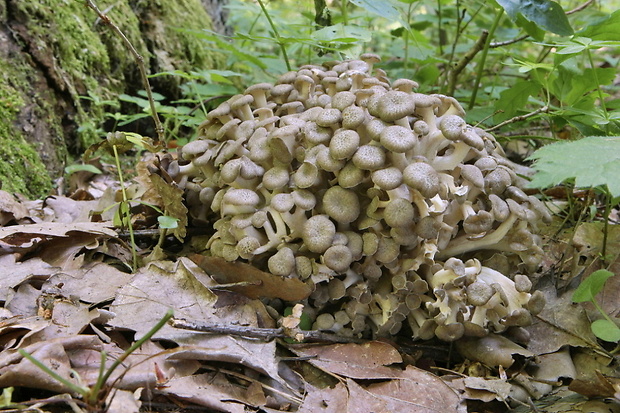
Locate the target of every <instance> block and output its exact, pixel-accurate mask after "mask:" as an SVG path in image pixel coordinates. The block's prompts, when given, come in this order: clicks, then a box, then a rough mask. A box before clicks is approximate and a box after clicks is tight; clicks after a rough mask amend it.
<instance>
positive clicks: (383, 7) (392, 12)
mask: <svg viewBox="0 0 620 413" xmlns="http://www.w3.org/2000/svg"><path fill="white" fill-rule="evenodd" d="M349 1H350V2H351V3H353V4H355V5H356V6H359V7H361V8H363V9H365V10H367V11H368V12H370V13H373V14H375V15H377V16H379V17H384V18H386V19H388V20H392V21H394V20H399V17H400V13H399V12H398V9H396V7H394V5H393V4H392V3H391V2H390V1H388V0H349Z"/></svg>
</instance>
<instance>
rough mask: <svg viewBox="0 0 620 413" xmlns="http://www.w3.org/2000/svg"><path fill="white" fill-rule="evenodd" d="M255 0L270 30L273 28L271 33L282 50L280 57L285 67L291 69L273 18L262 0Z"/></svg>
mask: <svg viewBox="0 0 620 413" xmlns="http://www.w3.org/2000/svg"><path fill="white" fill-rule="evenodd" d="M257 1H258V5H259V6H260V8H261V10H262V11H263V14H264V15H265V17H266V18H267V21H268V22H269V25H270V26H271V30H273V35H274V36H275V38H276V42H277V43H278V46H280V50H282V57H283V58H284V63H286V69H287V70H288V71H291V63H290V62H289V60H288V55H287V54H286V47H285V46H284V43H283V42H282V39H281V38H280V34H279V33H278V29H276V25H275V24H274V23H273V20H271V16H270V15H269V12H267V9H266V8H265V5H264V4H263V1H262V0H257Z"/></svg>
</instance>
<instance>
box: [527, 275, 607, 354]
mask: <svg viewBox="0 0 620 413" xmlns="http://www.w3.org/2000/svg"><path fill="white" fill-rule="evenodd" d="M541 291H542V292H543V293H544V294H545V297H546V302H547V304H546V305H545V308H544V309H543V311H542V312H541V313H540V314H538V315H537V317H536V318H534V322H533V324H532V325H531V326H529V327H526V329H527V331H528V332H529V333H530V336H531V340H530V342H529V343H528V349H529V350H531V351H532V352H533V353H535V354H545V353H552V352H554V351H557V350H559V349H560V348H561V347H562V346H565V345H569V346H572V347H584V346H585V347H598V344H597V339H596V337H595V336H594V333H592V329H591V328H590V323H591V321H590V320H589V319H588V316H587V314H586V311H585V310H584V308H583V306H581V305H579V304H574V303H573V302H572V298H571V297H572V293H571V292H566V293H564V294H562V295H558V292H557V290H556V288H555V286H553V285H551V286H547V287H544V288H543V289H541Z"/></svg>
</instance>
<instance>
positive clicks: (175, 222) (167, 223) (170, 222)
mask: <svg viewBox="0 0 620 413" xmlns="http://www.w3.org/2000/svg"><path fill="white" fill-rule="evenodd" d="M157 222H159V227H160V228H165V229H175V228H178V227H179V219H178V218H173V217H169V216H168V215H160V216H158V217H157Z"/></svg>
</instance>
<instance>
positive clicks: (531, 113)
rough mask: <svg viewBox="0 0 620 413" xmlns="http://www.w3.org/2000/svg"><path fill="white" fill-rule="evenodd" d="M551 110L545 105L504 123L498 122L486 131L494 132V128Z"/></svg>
mask: <svg viewBox="0 0 620 413" xmlns="http://www.w3.org/2000/svg"><path fill="white" fill-rule="evenodd" d="M548 110H549V106H546V105H545V106H543V107H542V108H538V109H536V110H535V111H534V112H530V113H526V114H525V115H520V116H515V117H514V118H510V119H508V120H505V121H503V122H502V123H498V124H497V125H495V126H493V127H492V128H489V129H485V131H486V132H492V131H494V130H497V129H499V128H501V127H503V126H506V125H509V124H511V123H515V122H520V121H522V120H525V119H527V118H531V117H532V116H536V115H538V114H539V113H541V112H547V111H548Z"/></svg>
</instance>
